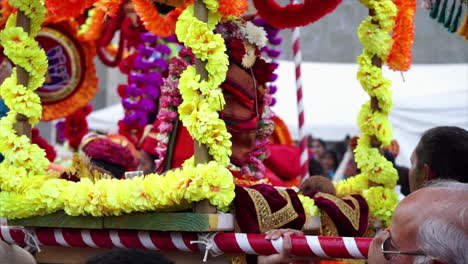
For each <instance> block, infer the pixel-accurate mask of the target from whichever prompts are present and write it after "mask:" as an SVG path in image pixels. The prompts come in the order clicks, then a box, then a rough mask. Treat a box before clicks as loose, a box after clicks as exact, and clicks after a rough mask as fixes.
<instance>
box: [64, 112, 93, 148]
mask: <svg viewBox="0 0 468 264" xmlns="http://www.w3.org/2000/svg"><path fill="white" fill-rule="evenodd" d="M92 110H93V107H92V106H91V105H86V106H85V107H83V108H80V109H78V111H76V112H75V113H73V114H71V115H69V116H67V117H66V118H65V129H64V136H65V138H66V139H68V142H69V144H70V147H72V148H74V149H77V148H78V146H79V145H80V143H81V139H82V138H83V137H84V136H85V135H86V133H88V122H87V121H86V116H87V115H89V114H90V113H91V111H92Z"/></svg>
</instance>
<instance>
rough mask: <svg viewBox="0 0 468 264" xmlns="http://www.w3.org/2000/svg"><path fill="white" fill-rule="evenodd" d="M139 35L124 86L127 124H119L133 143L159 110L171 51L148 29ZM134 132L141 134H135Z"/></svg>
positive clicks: (123, 99)
mask: <svg viewBox="0 0 468 264" xmlns="http://www.w3.org/2000/svg"><path fill="white" fill-rule="evenodd" d="M140 38H141V43H140V44H138V46H137V51H136V52H135V54H133V55H132V56H131V57H130V58H129V61H130V64H132V65H133V67H132V68H131V70H130V72H129V73H128V85H127V86H125V87H123V90H124V91H123V93H122V94H123V96H122V105H123V107H124V110H125V116H124V118H123V120H122V123H123V125H124V126H121V127H120V128H121V130H122V131H123V132H124V133H123V134H124V135H126V136H129V135H130V136H129V138H130V139H132V142H133V143H134V144H137V141H138V140H139V138H140V136H139V135H140V134H141V131H142V130H143V128H144V126H145V125H146V124H147V123H148V117H149V116H150V115H151V114H153V113H155V112H156V110H157V104H156V103H157V100H158V98H159V96H160V93H161V91H160V88H161V85H162V84H163V78H162V76H163V74H164V73H165V72H166V71H167V69H168V66H169V65H168V62H167V59H168V57H169V56H170V54H171V52H172V51H171V49H170V48H169V47H168V46H167V45H166V44H167V42H166V41H165V40H164V39H160V38H159V37H157V36H156V35H153V34H151V33H148V32H145V33H142V34H141V36H140ZM124 63H126V61H124ZM135 133H138V135H132V134H135Z"/></svg>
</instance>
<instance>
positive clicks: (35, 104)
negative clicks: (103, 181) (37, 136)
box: [0, 0, 49, 206]
mask: <svg viewBox="0 0 468 264" xmlns="http://www.w3.org/2000/svg"><path fill="white" fill-rule="evenodd" d="M10 4H11V5H12V6H13V7H15V8H17V9H18V10H20V11H22V12H23V13H24V14H25V15H26V16H27V17H28V19H30V21H31V25H30V32H29V34H28V33H26V32H25V31H24V30H23V28H21V27H17V26H16V18H17V15H16V14H13V15H11V16H10V17H9V18H8V21H7V23H6V27H5V29H4V30H3V31H1V32H0V41H1V45H2V46H3V48H4V53H5V55H7V56H8V57H9V59H10V60H11V61H12V62H13V63H15V64H16V65H17V66H20V67H22V68H23V69H24V70H25V71H26V72H27V73H28V75H29V82H28V85H27V86H24V85H19V84H18V80H17V75H16V68H15V69H14V70H13V72H12V75H11V76H10V77H8V78H7V79H6V80H5V81H4V82H3V84H2V85H1V86H0V95H1V96H2V97H3V98H4V100H5V103H6V105H7V107H8V108H9V109H11V110H10V112H9V113H8V115H7V116H6V117H3V118H2V119H1V120H0V142H1V143H0V152H1V153H2V154H3V155H4V156H5V160H4V161H3V162H2V163H1V164H0V189H2V192H8V191H21V190H25V189H27V188H34V187H35V186H36V185H35V184H32V183H26V182H24V181H23V180H24V179H27V177H29V178H30V179H31V180H32V181H35V182H37V180H38V179H39V178H41V176H35V175H40V174H43V173H44V170H45V168H47V166H48V164H49V162H48V160H47V159H46V158H45V152H44V150H42V149H41V148H39V147H38V146H37V145H35V144H31V140H30V139H29V138H28V137H27V136H18V135H17V134H16V132H15V130H14V129H13V125H14V124H15V123H16V116H17V114H23V115H25V116H26V117H27V118H28V122H29V123H30V124H31V125H35V124H36V123H38V122H39V119H40V116H41V110H42V107H41V104H40V99H39V97H38V96H37V95H36V94H35V93H34V90H36V89H37V88H38V87H40V86H41V85H42V83H43V82H44V80H45V77H44V76H45V73H46V71H47V57H46V54H45V52H44V50H42V49H41V48H40V47H39V44H38V43H37V42H36V41H35V40H34V37H35V36H36V34H37V31H38V30H39V28H40V26H41V24H42V22H43V21H44V19H45V13H46V12H45V7H44V4H43V2H42V1H25V0H11V1H10ZM2 206H3V205H2Z"/></svg>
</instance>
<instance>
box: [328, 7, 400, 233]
mask: <svg viewBox="0 0 468 264" xmlns="http://www.w3.org/2000/svg"><path fill="white" fill-rule="evenodd" d="M361 3H362V4H363V5H365V6H366V7H367V8H369V9H371V10H372V12H371V13H372V16H371V17H368V18H366V19H364V20H363V21H362V23H361V25H360V26H359V28H358V36H359V39H360V41H361V43H362V44H363V47H364V50H363V53H362V54H361V55H360V56H359V57H358V58H357V62H358V64H359V71H358V74H357V79H358V80H359V81H360V83H361V85H362V87H363V89H364V90H365V91H366V92H367V93H368V94H369V95H370V96H371V97H373V98H375V99H374V100H376V101H377V105H376V106H375V105H374V106H373V105H372V102H371V101H368V102H367V103H365V104H364V105H363V106H362V108H361V111H360V113H359V116H358V126H359V128H360V129H361V130H362V133H363V135H362V136H361V137H360V138H359V140H358V145H357V147H356V148H355V150H354V154H355V156H354V157H355V160H356V162H357V164H358V167H359V168H360V169H361V172H362V173H361V174H360V175H357V176H355V177H352V178H350V179H347V180H344V181H341V182H339V183H337V184H336V189H337V193H338V195H340V196H342V195H346V194H351V193H361V194H362V195H363V196H364V198H365V199H366V201H367V202H368V203H369V207H370V210H371V214H372V215H373V216H374V217H376V218H377V219H380V220H381V221H383V222H384V223H385V224H389V223H390V220H391V217H392V215H393V210H394V209H395V207H396V205H397V203H398V199H397V198H396V197H397V195H396V193H395V192H394V191H393V190H392V189H393V187H395V185H396V182H397V180H398V173H397V171H396V170H395V168H394V167H393V164H392V163H391V162H390V161H388V160H386V159H385V157H383V156H382V155H381V154H380V151H379V149H378V148H376V147H375V146H373V145H372V138H373V137H375V138H376V139H377V140H378V141H379V142H380V143H381V146H382V147H384V146H387V145H389V144H390V143H391V141H392V127H391V124H390V122H389V121H388V115H389V113H390V109H391V107H392V96H391V91H390V86H391V82H390V81H388V80H386V79H385V78H384V77H383V75H382V69H381V68H380V67H379V66H380V65H377V64H378V63H375V62H374V60H376V61H378V60H380V61H382V64H384V63H386V61H387V56H388V54H389V51H390V49H391V47H392V39H391V37H390V35H389V34H388V31H390V30H391V29H392V28H393V26H394V17H395V15H396V12H397V10H396V7H395V5H394V4H393V2H392V1H391V0H385V1H377V0H361ZM369 181H371V182H373V183H377V184H380V185H383V186H377V187H370V188H369Z"/></svg>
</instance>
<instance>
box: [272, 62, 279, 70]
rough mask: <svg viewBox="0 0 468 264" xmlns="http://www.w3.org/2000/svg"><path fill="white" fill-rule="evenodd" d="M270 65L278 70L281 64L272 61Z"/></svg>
mask: <svg viewBox="0 0 468 264" xmlns="http://www.w3.org/2000/svg"><path fill="white" fill-rule="evenodd" d="M270 64H271V65H273V68H275V69H278V67H279V63H278V62H276V61H272V62H270Z"/></svg>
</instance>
